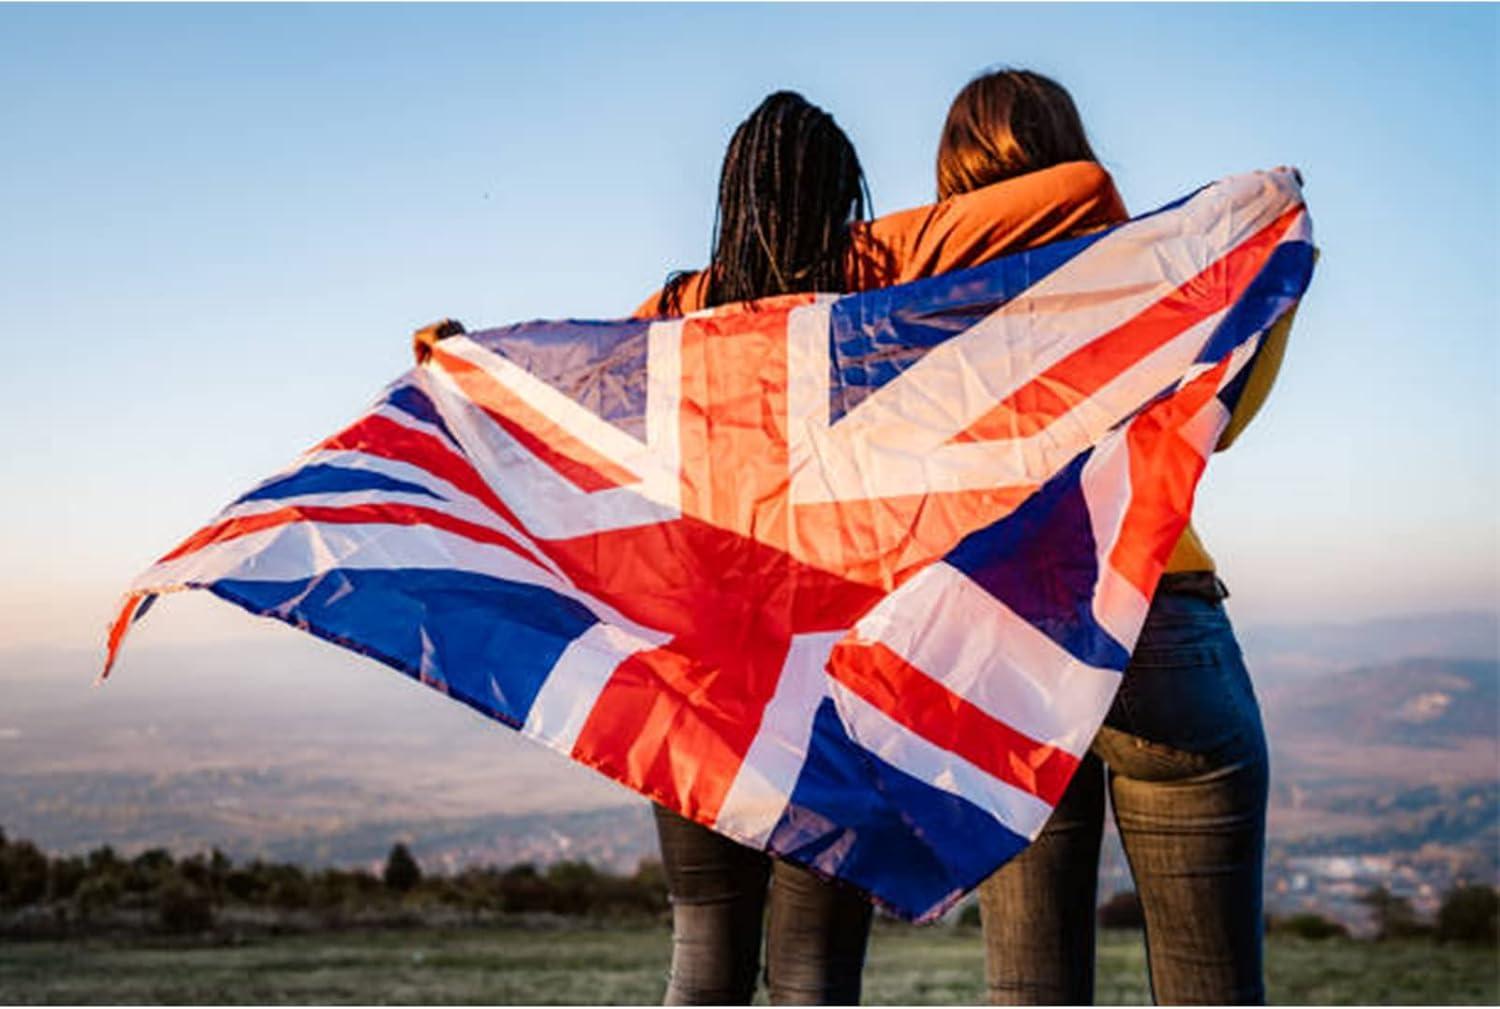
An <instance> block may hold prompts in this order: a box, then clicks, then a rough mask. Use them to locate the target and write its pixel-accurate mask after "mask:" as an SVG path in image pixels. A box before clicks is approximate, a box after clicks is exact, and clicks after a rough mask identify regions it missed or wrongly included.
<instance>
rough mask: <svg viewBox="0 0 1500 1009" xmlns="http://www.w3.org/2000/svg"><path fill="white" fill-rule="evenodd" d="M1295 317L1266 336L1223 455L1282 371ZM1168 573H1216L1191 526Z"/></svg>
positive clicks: (1169, 562) (1284, 320)
mask: <svg viewBox="0 0 1500 1009" xmlns="http://www.w3.org/2000/svg"><path fill="white" fill-rule="evenodd" d="M1296 314H1297V306H1296V305H1293V306H1292V308H1291V310H1290V311H1289V312H1287V313H1286V314H1285V315H1283V316H1282V317H1281V318H1280V319H1278V320H1277V321H1276V325H1274V326H1272V327H1271V329H1270V331H1269V332H1267V333H1266V342H1265V345H1264V346H1262V347H1261V349H1260V354H1259V355H1258V356H1257V357H1256V359H1255V365H1254V367H1252V368H1251V369H1250V377H1249V378H1247V379H1245V389H1244V391H1243V392H1242V393H1240V401H1239V403H1238V404H1236V406H1235V408H1234V413H1233V414H1231V415H1230V417H1229V426H1228V427H1226V428H1224V433H1223V434H1222V435H1220V436H1219V444H1218V446H1217V447H1216V448H1215V449H1214V451H1216V452H1222V451H1224V450H1225V449H1226V448H1228V447H1229V446H1230V445H1233V444H1234V441H1235V439H1236V438H1238V437H1239V436H1240V432H1241V431H1243V430H1245V425H1247V424H1249V423H1250V421H1251V420H1253V419H1254V418H1255V415H1256V414H1257V413H1259V412H1260V408H1261V406H1262V405H1263V404H1264V403H1265V401H1266V395H1267V394H1268V393H1270V391H1271V385H1272V383H1274V382H1275V381H1276V375H1277V373H1278V372H1280V371H1281V359H1282V358H1283V357H1285V356H1286V341H1287V337H1288V336H1289V335H1290V334H1291V332H1292V318H1293V317H1294V316H1295V315H1296ZM1166 570H1167V572H1168V573H1171V572H1180V571H1212V570H1214V559H1213V557H1212V556H1210V555H1209V552H1208V551H1207V550H1206V549H1204V547H1203V541H1202V540H1201V539H1199V538H1198V533H1197V532H1196V531H1195V530H1194V529H1193V527H1192V526H1191V525H1189V526H1188V527H1187V528H1186V529H1184V530H1183V532H1182V538H1181V539H1179V540H1178V541H1177V546H1176V547H1174V548H1173V549H1172V556H1170V557H1168V558H1167V568H1166Z"/></svg>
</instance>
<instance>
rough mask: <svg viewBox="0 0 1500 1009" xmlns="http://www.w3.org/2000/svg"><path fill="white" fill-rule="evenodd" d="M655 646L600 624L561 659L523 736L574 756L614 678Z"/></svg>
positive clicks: (533, 708) (538, 697)
mask: <svg viewBox="0 0 1500 1009" xmlns="http://www.w3.org/2000/svg"><path fill="white" fill-rule="evenodd" d="M651 647H653V646H652V643H651V642H649V641H646V640H644V639H642V638H638V637H635V636H634V635H631V634H627V633H625V632H624V631H622V630H620V629H619V628H618V627H615V626H613V625H611V624H595V625H594V626H593V627H590V628H589V629H588V630H587V631H584V632H583V634H581V635H579V636H578V637H577V638H574V639H573V642H572V644H570V645H568V647H567V648H566V649H564V650H563V653H562V655H560V656H558V659H557V664H556V665H554V666H553V667H552V671H551V672H550V673H548V674H547V679H546V680H544V681H543V683H542V688H541V690H540V691H539V692H538V693H537V695H536V699H535V700H534V701H533V702H532V705H531V712H530V713H529V714H528V715H527V716H526V725H525V727H524V728H523V729H522V730H521V731H522V732H523V733H524V734H526V735H528V736H530V737H532V738H533V739H536V740H539V741H541V742H543V743H546V744H547V745H548V746H550V747H551V748H552V749H554V750H556V751H557V752H559V753H561V754H563V755H565V756H571V755H572V752H573V744H574V743H575V742H576V741H577V739H578V733H579V730H581V729H582V728H583V723H584V722H586V721H587V720H588V717H589V713H590V712H592V711H593V710H594V702H595V701H597V700H598V699H599V694H600V692H601V691H602V690H603V689H604V685H605V684H606V683H608V682H609V678H610V675H611V674H612V673H613V672H614V671H615V669H616V668H617V667H618V666H619V665H620V663H621V662H624V661H625V660H626V659H627V658H629V657H630V656H632V655H634V654H635V653H636V652H640V651H645V650H647V649H649V648H651Z"/></svg>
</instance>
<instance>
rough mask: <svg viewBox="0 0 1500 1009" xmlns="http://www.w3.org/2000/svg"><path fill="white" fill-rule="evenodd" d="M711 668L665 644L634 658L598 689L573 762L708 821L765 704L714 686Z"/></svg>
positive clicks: (720, 803) (741, 758)
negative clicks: (721, 702) (663, 646)
mask: <svg viewBox="0 0 1500 1009" xmlns="http://www.w3.org/2000/svg"><path fill="white" fill-rule="evenodd" d="M714 672H715V670H710V669H708V668H707V667H706V666H705V665H704V664H703V663H701V662H697V661H694V660H692V659H689V658H687V657H685V656H683V655H682V654H680V653H678V652H675V651H671V650H669V649H668V648H658V649H655V650H653V651H647V652H639V653H637V654H635V655H632V656H631V657H630V658H628V659H626V660H625V661H624V662H622V663H621V664H620V666H619V667H618V668H617V669H616V670H615V671H614V673H613V674H611V676H610V679H609V682H608V683H607V684H606V685H605V687H604V690H603V691H601V692H600V694H599V697H598V700H597V701H595V703H594V707H593V710H592V711H591V712H590V713H589V717H588V720H587V721H586V722H585V723H584V726H583V729H582V731H580V732H579V734H578V740H577V742H576V743H575V744H574V746H573V752H572V757H573V759H575V760H578V761H580V762H582V763H585V764H588V765H589V766H591V767H593V768H595V769H597V770H599V771H601V772H603V773H604V774H607V775H608V776H610V777H611V778H614V779H615V780H617V781H620V782H623V783H624V784H626V785H629V786H630V787H631V788H634V789H635V790H637V791H639V792H643V793H644V794H646V795H648V796H651V797H652V798H654V799H656V800H657V801H658V802H661V803H662V804H664V805H666V806H669V807H671V808H673V809H676V810H678V811H679V812H681V813H682V814H683V815H684V816H687V817H689V818H690V819H693V820H696V821H698V822H699V823H705V824H709V825H712V824H713V822H714V821H715V819H717V817H718V815H719V809H720V807H721V806H723V804H724V797H725V796H726V795H728V794H729V788H730V786H731V785H733V784H734V779H735V775H737V774H738V773H739V769H740V765H741V763H743V761H744V754H745V752H746V751H747V750H748V749H749V747H750V743H751V742H752V741H753V740H754V737H755V732H756V729H757V728H758V727H759V725H760V721H761V718H762V716H763V713H764V708H765V704H766V701H767V698H763V697H743V696H742V697H735V696H734V695H733V693H732V692H731V691H726V690H725V689H724V688H723V687H724V685H723V683H722V681H721V682H720V683H719V684H718V685H717V688H716V685H715V683H714V680H715V678H716V677H715V676H714V675H712V674H713V673H714ZM717 672H719V673H720V674H721V676H722V675H723V672H724V671H722V670H719V671H717ZM719 698H723V699H724V700H725V701H726V702H727V704H718V703H715V701H716V700H718V699H719Z"/></svg>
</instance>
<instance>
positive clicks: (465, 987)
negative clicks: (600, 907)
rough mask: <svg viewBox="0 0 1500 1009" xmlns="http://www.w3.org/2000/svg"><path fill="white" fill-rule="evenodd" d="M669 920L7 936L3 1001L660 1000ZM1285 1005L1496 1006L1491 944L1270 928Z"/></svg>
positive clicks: (948, 963)
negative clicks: (238, 934) (225, 938)
mask: <svg viewBox="0 0 1500 1009" xmlns="http://www.w3.org/2000/svg"><path fill="white" fill-rule="evenodd" d="M668 949H669V936H668V933H667V929H666V926H665V925H658V924H652V923H643V924H641V925H638V926H616V927H609V928H604V927H599V928H590V927H585V926H568V927H548V928H532V929H525V928H519V927H515V928H509V927H508V928H484V929H470V930H461V931H439V930H412V931H386V932H348V933H340V934H320V935H299V936H282V937H274V938H265V939H256V940H252V941H247V942H244V943H241V944H232V945H205V944H202V943H193V942H191V941H183V942H179V943H167V942H165V941H150V942H148V941H144V940H139V941H132V942H120V941H105V940H86V941H85V940H80V941H76V942H9V943H5V944H3V945H0V1004H10V1003H23V1004H24V1003H83V1004H90V1003H101V1002H108V1003H125V1004H138V1003H432V1002H441V1003H500V1004H505V1003H529V1004H566V1003H571V1004H658V1003H660V1001H661V996H662V991H663V989H664V987H665V984H666V981H665V970H666V964H667V956H668ZM1144 959H1145V958H1144V952H1143V950H1142V948H1141V940H1140V936H1139V934H1137V933H1130V932H1117V933H1105V934H1104V935H1103V936H1101V941H1100V950H1099V968H1100V969H1099V989H1098V993H1097V997H1098V1000H1099V1001H1100V1002H1105V1003H1123V1004H1143V1003H1145V1002H1147V1001H1148V991H1147V987H1146V977H1145V967H1144ZM1268 959H1269V968H1268V972H1269V983H1270V994H1271V1001H1272V1002H1273V1003H1280V1004H1295V1003H1324V1004H1333V1005H1350V1004H1414V1003H1425V1004H1495V1003H1497V1002H1500V961H1497V957H1496V953H1495V952H1494V951H1486V950H1472V949H1457V948H1452V947H1440V946H1434V945H1432V944H1430V943H1426V942H1412V943H1388V944H1382V945H1373V944H1369V943H1359V942H1351V941H1348V940H1329V941H1326V942H1310V941H1306V940H1297V939H1287V938H1281V937H1273V939H1272V941H1271V943H1270V945H1269V948H1268ZM983 977H984V973H983V951H982V949H981V947H980V939H979V934H978V932H976V931H974V930H969V929H947V928H933V929H921V930H917V929H910V928H901V927H885V926H882V927H879V928H877V929H876V932H875V936H874V939H873V941H872V943H871V949H870V960H869V966H868V969H867V970H866V973H865V1001H866V1002H868V1003H874V1004H895V1003H901V1004H918V1005H921V1004H929V1005H930V1004H946V1003H977V1002H980V1001H982V999H983V995H984V982H983Z"/></svg>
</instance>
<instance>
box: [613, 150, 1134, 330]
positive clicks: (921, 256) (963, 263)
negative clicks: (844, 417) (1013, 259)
mask: <svg viewBox="0 0 1500 1009" xmlns="http://www.w3.org/2000/svg"><path fill="white" fill-rule="evenodd" d="M1126 217H1127V215H1126V213H1125V204H1124V202H1123V201H1121V199H1120V194H1119V193H1118V192H1116V191H1115V184H1114V180H1113V179H1111V178H1110V177H1109V173H1108V172H1106V171H1105V170H1104V169H1103V168H1100V167H1099V166H1098V165H1096V164H1094V163H1093V162H1092V161H1070V162H1068V163H1066V164H1062V165H1056V166H1054V167H1052V168H1047V169H1043V170H1042V171H1040V172H1031V173H1029V174H1027V175H1022V176H1018V177H1017V178H1014V179H1007V180H1006V181H1004V182H997V183H995V184H994V185H992V186H985V187H984V188H983V189H976V190H974V191H973V192H972V193H964V194H962V195H959V196H953V197H950V198H948V199H946V200H944V201H942V202H941V203H934V204H930V205H928V206H925V207H916V208H914V209H912V210H902V211H899V212H897V213H894V214H887V215H886V216H884V217H880V218H877V219H876V220H873V221H858V222H855V223H854V224H852V225H851V226H850V236H849V238H850V241H849V264H848V279H849V285H848V290H850V291H869V290H873V289H875V288H877V287H890V286H892V285H894V284H905V283H908V282H910V281H913V280H921V279H922V278H923V277H933V276H936V275H938V274H939V273H948V272H949V271H951V270H962V269H965V268H967V267H970V266H978V265H979V264H980V263H987V262H989V261H990V260H992V259H998V258H1000V257H1001V256H1004V255H1007V254H1009V253H1012V252H1019V251H1021V250H1022V249H1028V248H1031V247H1032V246H1035V245H1045V244H1046V243H1048V242H1053V241H1056V240H1057V239H1059V238H1067V237H1069V236H1071V235H1077V234H1082V233H1083V232H1087V231H1095V230H1097V229H1099V228H1105V227H1108V226H1109V225H1111V224H1119V223H1120V222H1121V221H1123V220H1125V219H1126ZM707 280H708V275H707V274H706V273H704V272H703V271H699V272H697V273H695V274H693V275H692V276H691V277H689V278H688V280H687V282H686V283H685V284H684V285H683V287H682V311H684V312H695V311H697V310H698V309H700V308H703V307H705V306H704V300H705V299H704V295H705V293H706V288H707V286H708V285H707ZM660 296H661V292H660V291H658V292H657V293H656V294H653V295H652V296H651V297H649V298H647V299H646V300H645V301H644V302H642V303H641V306H640V307H639V308H637V309H636V310H635V318H638V319H649V318H654V317H656V316H657V315H658V314H659V313H658V312H657V304H658V301H659V299H660Z"/></svg>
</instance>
